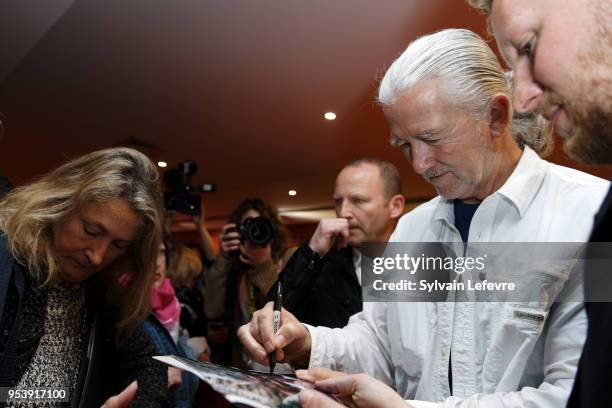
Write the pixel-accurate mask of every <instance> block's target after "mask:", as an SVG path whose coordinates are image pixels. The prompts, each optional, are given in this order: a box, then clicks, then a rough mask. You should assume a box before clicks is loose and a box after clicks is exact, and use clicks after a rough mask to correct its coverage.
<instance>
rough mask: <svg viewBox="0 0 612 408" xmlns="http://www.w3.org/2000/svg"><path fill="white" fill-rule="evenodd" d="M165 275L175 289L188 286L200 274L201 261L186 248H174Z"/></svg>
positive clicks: (194, 253)
mask: <svg viewBox="0 0 612 408" xmlns="http://www.w3.org/2000/svg"><path fill="white" fill-rule="evenodd" d="M166 274H167V275H168V277H169V278H170V280H171V281H172V286H174V287H175V288H176V289H178V288H181V287H183V286H189V284H190V283H191V282H193V281H194V280H195V279H196V278H198V277H199V276H200V275H201V274H202V260H201V259H200V255H198V252H197V251H196V250H194V249H191V248H189V247H186V246H182V245H180V246H178V247H176V248H174V249H173V250H172V252H171V254H170V257H169V265H168V270H167V271H166Z"/></svg>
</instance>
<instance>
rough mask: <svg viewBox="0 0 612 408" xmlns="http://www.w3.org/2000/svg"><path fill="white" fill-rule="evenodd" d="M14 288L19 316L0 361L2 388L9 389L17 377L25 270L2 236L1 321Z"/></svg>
mask: <svg viewBox="0 0 612 408" xmlns="http://www.w3.org/2000/svg"><path fill="white" fill-rule="evenodd" d="M12 286H14V287H15V289H16V290H17V302H18V307H17V315H16V316H15V319H14V320H13V325H12V327H11V328H10V330H9V336H8V338H7V340H6V344H5V347H4V352H3V353H2V358H1V359H0V387H9V386H11V385H14V384H13V380H14V376H15V363H16V362H17V343H18V340H19V333H20V331H21V320H22V319H21V312H22V304H23V296H24V293H25V276H24V270H23V268H21V267H20V266H19V265H16V264H15V262H14V260H13V256H12V255H11V253H10V251H9V249H8V245H7V243H6V238H5V237H4V235H3V234H0V321H2V317H3V315H4V308H5V306H6V299H7V297H8V293H9V290H10V288H11V287H12Z"/></svg>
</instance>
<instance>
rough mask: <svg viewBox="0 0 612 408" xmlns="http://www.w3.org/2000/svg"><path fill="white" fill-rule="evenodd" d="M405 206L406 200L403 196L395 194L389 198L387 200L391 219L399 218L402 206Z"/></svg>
mask: <svg viewBox="0 0 612 408" xmlns="http://www.w3.org/2000/svg"><path fill="white" fill-rule="evenodd" d="M405 204H406V199H405V198H404V196H403V195H401V194H397V195H394V196H393V197H391V199H390V200H389V204H388V206H389V215H390V216H391V218H393V219H396V218H399V217H400V215H402V213H403V212H404V205H405Z"/></svg>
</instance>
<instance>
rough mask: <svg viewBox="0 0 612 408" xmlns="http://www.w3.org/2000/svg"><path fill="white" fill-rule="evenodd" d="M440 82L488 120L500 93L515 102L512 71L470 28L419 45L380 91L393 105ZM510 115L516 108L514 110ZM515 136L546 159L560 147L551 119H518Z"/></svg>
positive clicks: (460, 103)
mask: <svg viewBox="0 0 612 408" xmlns="http://www.w3.org/2000/svg"><path fill="white" fill-rule="evenodd" d="M428 79H437V80H440V81H441V83H440V87H441V88H440V89H439V90H440V91H442V92H444V95H445V97H446V99H447V100H448V101H449V102H452V103H453V104H454V105H455V106H458V107H459V108H461V109H464V110H465V111H467V112H470V113H472V114H473V115H474V116H475V117H477V118H484V117H485V115H486V114H487V113H488V111H489V109H488V108H489V104H490V103H491V100H492V99H493V97H494V96H495V95H497V94H503V95H506V97H507V98H508V99H509V100H512V92H511V89H512V73H508V76H506V73H505V72H504V70H503V69H502V67H501V65H500V64H499V60H498V59H497V57H496V56H495V54H494V53H493V51H492V50H491V48H490V47H489V46H488V45H487V43H486V42H484V40H483V39H482V38H480V37H479V36H478V35H477V34H475V33H473V32H472V31H470V30H465V29H456V28H454V29H447V30H442V31H438V32H437V33H433V34H429V35H426V36H423V37H420V38H418V39H417V40H415V41H413V42H412V43H411V44H410V45H408V48H406V50H405V51H404V52H403V53H402V55H400V57H399V58H398V59H396V60H395V62H393V64H391V67H389V69H388V70H387V73H386V74H385V76H384V78H383V79H382V81H381V82H380V87H379V89H378V101H379V103H380V104H382V105H392V104H393V103H395V100H396V99H397V98H398V97H400V96H402V95H404V94H406V93H407V92H408V91H409V90H410V89H411V88H412V87H414V86H415V85H417V84H418V83H420V82H422V81H424V80H428ZM510 114H513V112H512V106H510ZM511 129H512V136H513V137H514V139H515V140H516V141H517V143H518V144H519V146H520V147H521V148H522V147H523V146H524V145H527V146H529V147H531V148H532V149H533V150H535V151H536V152H538V153H539V154H540V155H541V156H542V157H545V156H546V155H548V154H549V153H550V152H551V151H552V148H553V146H554V143H553V139H552V132H551V129H550V126H549V124H548V122H547V121H545V120H544V118H543V117H541V116H540V115H539V114H537V113H535V112H534V113H529V114H516V113H514V114H513V116H512V125H511Z"/></svg>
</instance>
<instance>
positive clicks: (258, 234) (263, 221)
mask: <svg viewBox="0 0 612 408" xmlns="http://www.w3.org/2000/svg"><path fill="white" fill-rule="evenodd" d="M238 231H239V232H240V242H242V243H245V242H247V241H248V242H250V243H252V244H255V245H261V246H264V245H268V244H269V243H270V242H272V238H274V227H273V226H272V223H271V222H270V220H269V219H267V218H265V217H248V218H246V219H245V220H244V221H243V222H242V223H241V224H240V225H239V226H238Z"/></svg>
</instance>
